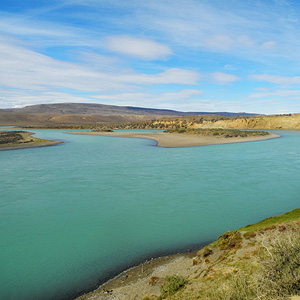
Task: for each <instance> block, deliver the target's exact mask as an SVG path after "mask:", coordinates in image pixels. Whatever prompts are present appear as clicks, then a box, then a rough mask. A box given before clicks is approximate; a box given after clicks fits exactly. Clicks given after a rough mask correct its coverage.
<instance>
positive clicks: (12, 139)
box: [0, 131, 63, 151]
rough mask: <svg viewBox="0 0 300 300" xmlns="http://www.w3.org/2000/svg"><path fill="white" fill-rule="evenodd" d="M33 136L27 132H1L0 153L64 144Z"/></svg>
mask: <svg viewBox="0 0 300 300" xmlns="http://www.w3.org/2000/svg"><path fill="white" fill-rule="evenodd" d="M33 134H34V133H32V132H27V131H0V151H3V150H16V149H24V148H34V147H45V146H54V145H58V144H61V143H63V142H61V141H50V140H44V139H39V138H35V137H33V136H32V135H33Z"/></svg>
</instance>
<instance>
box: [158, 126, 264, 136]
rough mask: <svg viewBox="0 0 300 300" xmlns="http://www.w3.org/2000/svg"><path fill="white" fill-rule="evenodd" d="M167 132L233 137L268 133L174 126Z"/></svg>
mask: <svg viewBox="0 0 300 300" xmlns="http://www.w3.org/2000/svg"><path fill="white" fill-rule="evenodd" d="M164 132H166V133H181V134H198V135H204V136H215V137H222V138H232V137H256V136H265V135H268V134H269V133H268V132H265V131H247V130H238V129H222V128H214V129H193V128H173V129H167V130H165V131H164Z"/></svg>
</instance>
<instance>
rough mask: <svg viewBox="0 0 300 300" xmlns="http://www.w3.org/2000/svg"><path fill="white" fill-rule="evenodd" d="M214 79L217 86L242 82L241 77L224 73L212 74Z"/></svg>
mask: <svg viewBox="0 0 300 300" xmlns="http://www.w3.org/2000/svg"><path fill="white" fill-rule="evenodd" d="M211 76H212V79H213V81H214V82H215V83H217V84H229V83H232V82H235V81H237V80H240V78H239V77H237V76H235V75H233V74H227V73H222V72H215V73H212V74H211Z"/></svg>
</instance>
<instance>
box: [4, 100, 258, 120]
mask: <svg viewBox="0 0 300 300" xmlns="http://www.w3.org/2000/svg"><path fill="white" fill-rule="evenodd" d="M0 111H2V112H4V111H9V112H18V113H34V114H36V113H42V114H71V115H73V114H79V115H92V114H93V115H94V114H99V115H116V114H117V115H127V114H128V115H158V116H192V115H208V114H217V115H221V116H228V117H235V116H253V115H256V114H248V113H244V112H242V113H232V112H182V111H176V110H170V109H155V108H143V107H133V106H116V105H105V104H94V103H53V104H38V105H30V106H25V107H23V108H13V109H7V110H0Z"/></svg>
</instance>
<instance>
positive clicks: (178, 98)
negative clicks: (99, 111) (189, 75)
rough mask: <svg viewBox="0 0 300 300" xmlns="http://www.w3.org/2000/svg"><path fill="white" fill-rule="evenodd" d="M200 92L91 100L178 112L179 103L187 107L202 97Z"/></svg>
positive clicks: (132, 94)
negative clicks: (198, 97) (196, 98)
mask: <svg viewBox="0 0 300 300" xmlns="http://www.w3.org/2000/svg"><path fill="white" fill-rule="evenodd" d="M202 93H203V92H202V91H200V90H195V89H183V90H180V91H176V92H163V93H145V92H143V93H141V92H136V93H117V94H106V95H98V96H94V97H93V98H95V99H97V100H101V103H111V102H113V103H114V104H116V105H130V106H143V107H155V108H169V109H170V108H171V109H175V110H178V109H179V108H178V107H179V106H180V105H181V103H185V105H188V104H189V103H190V102H194V101H195V100H194V98H195V97H197V96H200V95H202Z"/></svg>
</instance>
